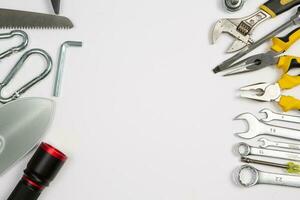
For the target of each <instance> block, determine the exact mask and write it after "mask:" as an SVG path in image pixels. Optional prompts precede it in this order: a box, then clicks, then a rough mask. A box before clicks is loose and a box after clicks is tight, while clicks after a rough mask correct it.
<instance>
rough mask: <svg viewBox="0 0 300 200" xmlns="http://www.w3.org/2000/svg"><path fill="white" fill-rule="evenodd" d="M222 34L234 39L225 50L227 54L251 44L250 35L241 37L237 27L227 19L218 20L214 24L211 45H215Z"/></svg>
mask: <svg viewBox="0 0 300 200" xmlns="http://www.w3.org/2000/svg"><path fill="white" fill-rule="evenodd" d="M239 21H240V20H239ZM222 33H227V34H229V35H231V36H233V37H234V38H235V41H234V42H233V43H232V45H231V46H230V47H229V49H228V50H227V52H228V53H231V52H235V51H238V50H241V49H242V48H244V47H246V46H247V45H249V44H251V43H253V40H252V39H251V38H250V35H243V34H241V33H240V32H238V30H237V25H236V24H235V23H234V22H233V21H231V20H229V19H220V20H218V22H217V23H216V24H215V26H214V28H213V32H212V43H213V44H215V43H216V42H217V40H218V39H219V37H220V35H221V34H222Z"/></svg>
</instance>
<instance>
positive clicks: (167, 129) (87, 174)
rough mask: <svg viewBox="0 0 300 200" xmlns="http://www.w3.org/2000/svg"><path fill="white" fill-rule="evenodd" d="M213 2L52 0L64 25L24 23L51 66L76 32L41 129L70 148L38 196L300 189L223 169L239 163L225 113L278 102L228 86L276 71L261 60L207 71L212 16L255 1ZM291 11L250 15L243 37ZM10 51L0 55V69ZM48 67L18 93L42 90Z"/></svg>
mask: <svg viewBox="0 0 300 200" xmlns="http://www.w3.org/2000/svg"><path fill="white" fill-rule="evenodd" d="M221 2H222V1H221V0H211V1H201V0H185V1H183V0H151V1H149V0H127V1H124V0H90V1H86V0H81V1H79V0H76V1H74V0H73V1H72V0H62V12H61V14H63V15H65V16H68V17H69V18H70V19H72V21H73V22H74V24H75V28H74V29H72V30H66V31H61V30H60V31H59V30H58V31H57V30H29V31H28V34H29V36H30V47H28V49H29V48H32V47H40V48H43V49H45V50H47V51H48V52H49V53H50V54H51V55H52V56H53V59H54V61H55V65H54V66H56V63H57V57H58V48H59V45H60V44H61V43H62V42H63V41H65V40H82V41H83V42H84V47H83V48H81V49H80V48H76V49H75V48H72V49H71V48H70V49H68V54H67V59H66V66H65V67H66V68H65V73H64V77H63V86H62V87H63V90H62V95H61V97H60V98H58V99H55V100H56V102H57V113H56V117H55V120H54V122H53V124H52V126H51V128H50V130H49V131H48V133H47V136H46V138H44V141H47V142H49V143H51V144H52V145H54V146H56V147H58V148H59V149H61V150H62V151H64V152H65V153H66V154H68V156H69V160H68V162H67V163H66V165H65V167H64V168H63V169H62V170H61V172H60V174H59V175H58V177H57V178H56V179H55V181H54V182H53V183H52V184H51V186H50V188H48V189H47V190H46V191H45V192H44V193H43V194H42V197H41V198H40V199H48V200H50V199H51V200H52V199H53V200H54V199H55V200H58V199H64V200H75V199H78V200H79V199H88V200H98V199H99V200H100V199H103V200H187V199H189V200H200V199H201V200H203V199H208V200H214V199H216V200H217V199H220V198H224V197H226V199H232V200H234V199H241V198H243V199H245V200H246V199H249V200H250V199H261V198H262V197H263V198H264V199H272V200H277V199H278V200H282V199H288V198H292V197H295V196H296V195H298V194H299V190H298V189H292V188H285V187H272V186H257V187H255V188H251V189H243V188H239V187H237V186H236V185H235V184H234V183H233V181H232V179H231V174H232V170H233V169H235V168H236V167H237V166H239V165H240V163H239V158H238V157H237V156H236V155H234V154H233V153H232V149H233V146H234V144H235V143H237V142H239V141H240V140H239V139H238V138H236V137H235V136H234V133H235V132H238V131H242V130H243V129H244V127H243V123H241V122H233V121H232V119H233V118H234V117H235V116H236V115H238V114H240V113H242V112H246V111H250V112H253V113H255V114H256V113H257V112H258V111H259V110H260V109H262V108H264V107H269V108H272V109H274V110H276V111H279V109H278V107H277V106H276V105H275V104H272V103H258V102H252V101H247V100H242V99H239V98H238V97H237V95H238V93H237V89H238V88H239V87H240V86H244V85H247V84H250V83H255V82H260V81H275V80H276V79H277V78H278V77H279V74H280V72H279V71H278V70H276V69H274V68H273V67H269V68H266V69H264V70H261V71H260V72H255V73H250V74H246V75H241V76H235V77H230V78H223V77H221V76H220V75H215V74H213V73H212V72H211V69H212V68H213V67H215V66H216V65H217V64H219V63H220V62H221V61H222V60H224V59H225V58H227V57H228V56H229V55H225V54H224V51H225V49H226V48H227V47H228V45H229V44H230V42H231V39H230V38H229V37H222V38H220V40H219V41H218V44H216V45H211V44H210V31H211V28H212V25H213V24H214V23H215V22H216V20H217V19H219V18H221V17H240V16H245V15H247V14H251V13H252V12H254V11H256V9H257V7H258V6H259V3H263V2H264V1H263V0H259V1H248V2H247V3H246V5H245V7H244V9H243V10H242V11H240V12H238V13H235V14H229V13H226V12H225V11H224V9H223V8H222V7H221ZM0 5H1V7H7V8H12V9H22V10H29V11H38V12H45V13H52V8H51V4H50V0H49V1H47V0H43V1H41V0H26V1H24V0H3V1H1V4H0ZM294 12H295V11H291V12H289V13H287V14H285V15H283V16H280V17H279V18H278V19H276V20H269V21H268V22H266V23H265V24H263V25H261V26H259V27H258V28H257V29H256V31H255V32H254V36H253V37H254V38H255V39H257V38H259V37H260V36H262V35H263V34H264V33H267V32H270V31H271V30H272V29H274V28H275V27H277V26H279V25H280V24H281V23H282V22H284V21H285V20H286V19H288V18H289V17H290V16H291V15H292V14H293V13H294ZM1 32H2V31H1ZM3 32H4V30H3ZM0 42H2V41H0ZM4 43H5V42H3V44H4ZM269 46H270V44H266V45H265V46H263V47H261V48H260V49H258V50H257V51H256V52H263V51H266V50H267V48H268V47H269ZM0 47H1V46H0ZM297 48H300V46H299V44H297V45H295V46H294V47H293V48H292V50H291V51H290V52H289V53H297V52H299V50H298V51H296V50H297ZM1 49H4V48H3V47H1ZM20 55H21V53H19V54H16V55H14V56H11V57H9V58H6V59H5V60H3V61H2V62H1V63H0V78H1V79H2V78H3V77H4V76H5V74H6V72H7V71H8V70H9V69H10V68H11V67H12V65H13V64H14V63H15V62H16V60H17V59H18V58H19V57H20ZM31 62H32V64H33V65H29V64H27V67H26V69H25V68H24V70H23V71H22V72H20V75H19V76H18V77H16V79H15V80H14V82H13V83H12V85H11V86H10V87H11V88H10V89H11V90H13V89H14V88H16V87H17V86H18V85H20V84H21V83H24V82H25V81H26V80H28V79H29V78H30V77H31V76H33V74H34V72H36V73H37V71H38V70H39V69H37V68H38V66H36V65H38V61H37V62H35V61H34V59H33V61H31ZM55 69H56V68H54V71H53V72H52V74H51V75H50V77H48V78H47V79H46V80H45V81H43V82H42V83H40V84H39V85H38V86H36V87H34V88H33V89H32V90H30V91H29V92H28V93H26V95H25V96H43V97H49V98H52V97H51V94H52V85H53V80H54V74H55ZM22 81H23V82H22ZM292 92H293V94H296V91H292ZM298 97H300V96H299V95H298ZM255 141H256V140H254V143H253V141H252V143H253V144H256V145H257V143H255ZM30 156H31V155H29V156H28V157H26V158H25V159H23V160H22V161H21V162H19V163H17V164H16V165H15V166H14V167H13V168H11V169H10V170H9V171H8V172H7V173H5V174H4V175H2V176H1V178H0V199H6V198H7V197H8V196H9V194H10V192H11V190H12V189H13V188H14V186H15V184H16V183H17V181H18V180H19V178H20V177H21V175H22V170H23V169H24V168H25V166H26V163H27V161H28V159H29V158H30ZM259 168H260V169H263V168H262V167H259ZM264 169H265V168H264ZM267 170H273V171H274V170H275V171H276V169H271V168H270V169H267ZM279 172H280V171H279Z"/></svg>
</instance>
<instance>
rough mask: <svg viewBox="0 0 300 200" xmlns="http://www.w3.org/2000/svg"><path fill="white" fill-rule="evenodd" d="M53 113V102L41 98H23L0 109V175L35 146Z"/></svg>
mask: <svg viewBox="0 0 300 200" xmlns="http://www.w3.org/2000/svg"><path fill="white" fill-rule="evenodd" d="M54 111H55V103H54V101H52V100H50V99H44V98H23V99H20V100H16V101H12V102H11V103H8V104H6V105H4V106H1V107H0V174H2V173H3V172H4V171H5V170H7V169H8V168H9V167H11V166H12V165H13V164H14V163H15V162H16V161H17V160H19V159H20V158H22V157H23V156H25V155H26V154H27V153H28V152H29V151H30V150H32V149H33V148H34V147H35V145H37V143H38V142H39V141H40V140H41V138H42V136H43V135H44V134H45V132H46V130H47V128H48V127H49V125H50V123H51V121H52V118H53V114H54Z"/></svg>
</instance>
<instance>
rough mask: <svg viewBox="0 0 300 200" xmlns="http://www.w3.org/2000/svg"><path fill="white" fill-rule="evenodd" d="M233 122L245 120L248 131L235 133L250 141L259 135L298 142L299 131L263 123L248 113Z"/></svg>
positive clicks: (299, 138)
mask: <svg viewBox="0 0 300 200" xmlns="http://www.w3.org/2000/svg"><path fill="white" fill-rule="evenodd" d="M235 120H245V121H246V122H247V123H248V131H246V132H242V133H237V136H239V137H241V138H244V139H252V138H255V137H257V136H260V135H270V136H274V137H281V138H287V139H293V140H300V130H298V129H292V128H287V127H280V126H274V125H269V124H266V123H263V122H261V121H259V120H258V119H257V118H256V117H255V116H254V115H252V114H250V113H243V114H241V115H239V116H237V117H236V118H235Z"/></svg>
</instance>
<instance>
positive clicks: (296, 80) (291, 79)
mask: <svg viewBox="0 0 300 200" xmlns="http://www.w3.org/2000/svg"><path fill="white" fill-rule="evenodd" d="M278 84H279V86H280V88H281V89H282V90H288V89H292V88H294V87H296V86H298V85H300V76H292V75H289V74H284V75H283V76H282V77H281V79H280V80H279V81H278Z"/></svg>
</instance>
